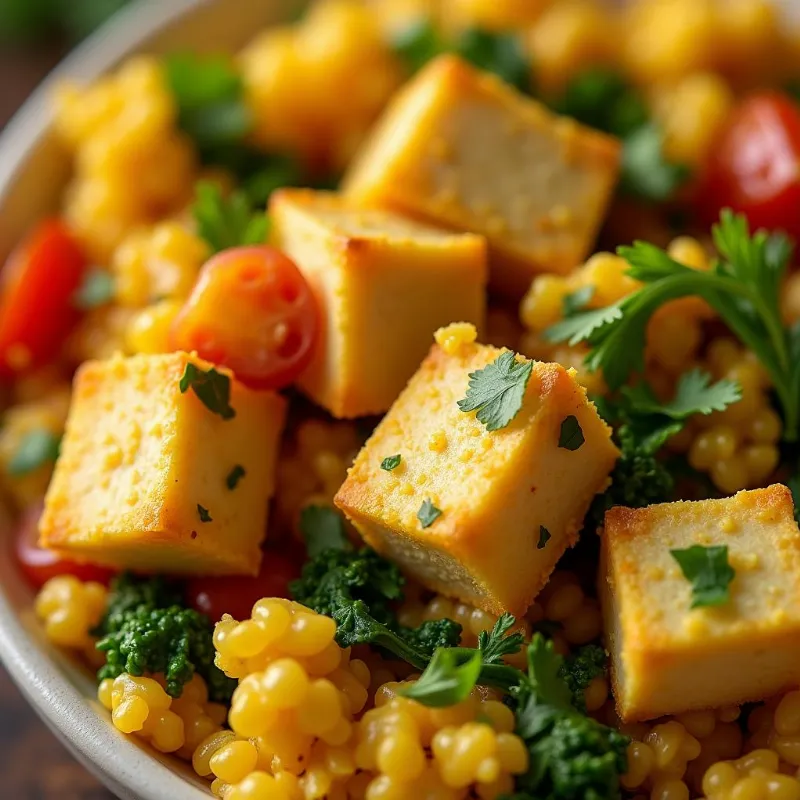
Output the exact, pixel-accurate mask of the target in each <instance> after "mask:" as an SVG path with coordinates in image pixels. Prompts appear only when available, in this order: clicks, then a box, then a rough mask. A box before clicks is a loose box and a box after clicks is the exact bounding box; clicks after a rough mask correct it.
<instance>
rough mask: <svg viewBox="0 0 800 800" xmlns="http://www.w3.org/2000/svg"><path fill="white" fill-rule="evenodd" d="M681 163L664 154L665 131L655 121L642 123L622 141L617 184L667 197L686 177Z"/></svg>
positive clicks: (639, 194)
mask: <svg viewBox="0 0 800 800" xmlns="http://www.w3.org/2000/svg"><path fill="white" fill-rule="evenodd" d="M689 174H690V173H689V169H688V168H687V167H686V166H685V165H683V164H670V163H669V162H668V161H667V160H666V158H665V157H664V134H663V132H662V131H661V129H660V128H658V127H657V126H656V125H653V124H648V125H643V126H642V127H641V128H639V129H638V130H636V131H634V132H633V133H631V134H630V135H629V136H628V137H627V138H626V139H625V141H624V142H623V148H622V165H621V177H620V185H621V187H622V189H623V191H625V192H627V193H628V194H632V195H634V196H636V197H643V198H645V199H646V200H653V201H657V202H663V201H664V200H668V199H669V198H670V197H672V195H673V194H674V193H675V191H676V190H677V189H678V188H679V187H680V186H682V185H683V184H684V183H685V182H686V180H687V178H688V177H689Z"/></svg>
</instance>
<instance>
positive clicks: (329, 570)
mask: <svg viewBox="0 0 800 800" xmlns="http://www.w3.org/2000/svg"><path fill="white" fill-rule="evenodd" d="M404 585H405V578H403V575H402V573H401V572H400V570H399V569H398V568H397V566H395V565H394V564H392V563H391V562H389V561H386V560H385V559H383V558H381V557H380V556H379V555H378V554H377V553H376V552H375V551H374V550H371V549H370V548H368V547H364V548H362V549H360V550H353V549H351V548H349V547H342V548H338V549H337V548H328V549H326V550H323V551H322V552H319V553H317V554H316V555H315V556H314V557H313V558H311V559H309V560H308V561H307V562H306V564H305V566H304V567H303V572H302V575H301V577H300V578H299V579H298V580H296V581H294V582H293V583H292V584H290V586H289V591H290V592H291V594H292V597H293V598H294V599H295V600H297V601H298V602H299V603H302V604H303V605H306V606H308V607H309V608H313V609H314V610H315V611H316V612H318V613H320V614H325V615H326V616H329V617H333V619H334V620H336V626H337V630H336V641H337V642H338V643H339V644H340V645H341V646H342V647H351V646H352V645H355V644H372V645H375V646H377V647H380V648H381V649H383V650H385V651H388V652H390V653H392V654H393V655H394V656H397V657H398V658H401V659H403V660H404V661H408V662H409V663H410V664H413V665H414V666H415V667H417V668H418V669H424V668H425V666H426V665H427V663H428V661H429V660H430V658H431V656H432V655H433V653H434V651H435V650H436V648H438V647H454V646H456V645H457V644H458V643H459V641H460V639H461V626H460V625H459V624H458V623H457V622H453V621H452V620H449V619H442V620H432V621H428V622H423V623H422V625H420V626H419V627H418V628H407V627H403V626H402V625H400V624H399V623H398V621H397V617H396V615H395V612H394V610H393V608H392V606H393V604H396V603H398V602H400V601H401V600H402V599H403V587H404Z"/></svg>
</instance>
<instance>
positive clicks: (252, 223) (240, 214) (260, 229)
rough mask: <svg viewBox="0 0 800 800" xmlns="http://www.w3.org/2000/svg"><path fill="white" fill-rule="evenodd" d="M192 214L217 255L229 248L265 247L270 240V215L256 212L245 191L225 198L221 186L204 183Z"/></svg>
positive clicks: (201, 234)
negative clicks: (264, 243) (266, 241)
mask: <svg viewBox="0 0 800 800" xmlns="http://www.w3.org/2000/svg"><path fill="white" fill-rule="evenodd" d="M192 214H193V215H194V219H195V222H196V223H197V232H198V233H199V234H200V236H202V237H203V239H205V240H206V242H208V244H209V245H210V247H211V250H212V252H214V253H218V252H220V251H221V250H227V249H228V248H229V247H239V246H240V245H248V244H262V243H263V242H264V241H265V240H266V238H267V229H268V220H267V216H266V214H265V213H264V212H263V211H254V210H253V206H252V205H251V203H250V201H249V199H248V197H247V195H246V194H244V193H243V192H238V191H236V192H231V194H230V195H228V197H223V195H222V192H221V191H220V189H219V187H218V186H216V185H215V184H213V183H209V182H207V181H200V182H199V183H198V184H197V186H196V188H195V201H194V204H193V205H192Z"/></svg>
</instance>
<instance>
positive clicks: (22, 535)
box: [13, 504, 114, 589]
mask: <svg viewBox="0 0 800 800" xmlns="http://www.w3.org/2000/svg"><path fill="white" fill-rule="evenodd" d="M42 508H43V506H42V505H41V504H39V505H35V506H31V507H30V508H28V509H26V510H25V512H24V513H23V514H22V516H21V517H20V519H19V521H18V523H17V530H16V535H15V537H14V542H13V546H14V556H15V558H16V560H17V564H19V568H20V570H21V571H22V574H23V575H24V576H25V578H26V579H27V580H28V583H30V584H31V586H33V588H34V589H40V588H41V587H42V586H44V584H45V583H47V581H49V580H50V578H55V577H57V576H58V575H74V576H75V577H76V578H78V579H79V580H81V581H97V582H98V583H103V584H106V585H107V584H108V583H109V581H110V580H111V578H112V577H113V575H114V570H111V569H108V568H106V567H98V566H96V565H94V564H79V563H77V562H75V561H70V560H69V559H66V558H61V557H60V556H59V555H57V554H56V553H54V552H53V551H52V550H47V549H45V548H44V547H39V543H38V539H39V531H38V526H39V517H41V516H42Z"/></svg>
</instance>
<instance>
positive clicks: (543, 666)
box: [513, 634, 629, 800]
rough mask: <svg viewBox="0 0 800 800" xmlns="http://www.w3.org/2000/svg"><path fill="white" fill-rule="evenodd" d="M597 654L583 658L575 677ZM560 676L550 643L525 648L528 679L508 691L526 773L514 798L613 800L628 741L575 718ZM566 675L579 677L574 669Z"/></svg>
mask: <svg viewBox="0 0 800 800" xmlns="http://www.w3.org/2000/svg"><path fill="white" fill-rule="evenodd" d="M596 655H597V654H596V653H595V654H593V653H592V652H586V653H585V654H584V658H583V659H582V662H581V663H582V664H583V666H582V667H581V669H580V675H583V674H584V669H585V668H587V667H588V668H590V667H591V665H592V664H593V663H594V661H595V659H596ZM563 671H564V665H563V661H562V658H561V656H559V655H557V654H556V653H555V652H554V650H553V643H552V642H551V641H547V640H545V639H544V637H543V636H542V635H541V634H536V635H535V636H534V638H533V641H532V642H531V644H530V645H529V647H528V675H527V676H524V677H523V679H522V680H521V681H520V683H519V685H518V687H516V689H515V690H514V691H513V694H514V704H515V706H516V718H517V733H518V734H519V735H520V736H521V737H522V738H523V739H524V740H525V743H526V744H527V746H528V750H529V752H530V768H529V770H528V772H527V773H526V774H525V775H523V776H521V777H520V778H518V779H517V782H516V785H515V791H516V794H515V795H513V797H514V798H515V800H527V799H528V798H537V799H538V800H615V799H616V798H618V797H620V788H619V777H620V775H622V774H623V773H624V772H625V770H626V769H627V759H626V749H627V746H628V742H629V739H628V738H627V737H626V736H624V735H623V734H621V733H619V731H616V730H614V729H613V728H609V727H607V726H606V725H603V724H601V723H599V722H597V721H596V720H594V719H592V718H591V717H587V716H585V715H584V714H582V713H580V711H579V710H578V709H577V708H576V707H575V705H574V704H573V700H572V698H573V691H572V690H571V687H570V685H569V683H568V681H567V680H566V679H565V677H564V672H563ZM567 671H569V672H571V674H574V673H576V672H578V670H577V665H573V668H572V670H570V669H569V667H568V668H567ZM574 677H575V678H576V679H577V677H578V676H577V675H574Z"/></svg>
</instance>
